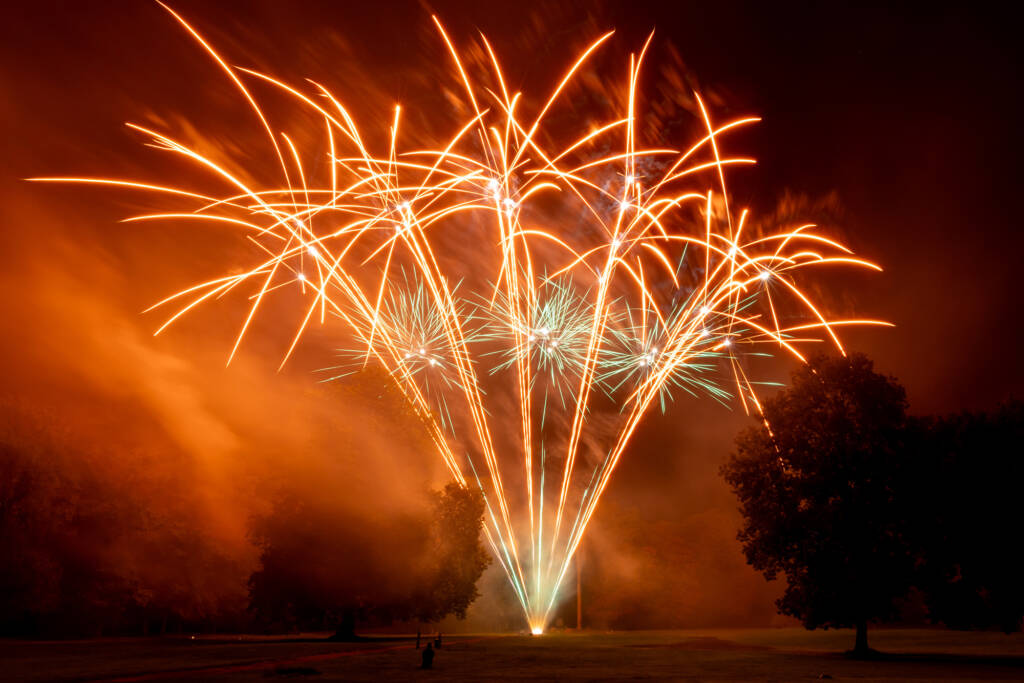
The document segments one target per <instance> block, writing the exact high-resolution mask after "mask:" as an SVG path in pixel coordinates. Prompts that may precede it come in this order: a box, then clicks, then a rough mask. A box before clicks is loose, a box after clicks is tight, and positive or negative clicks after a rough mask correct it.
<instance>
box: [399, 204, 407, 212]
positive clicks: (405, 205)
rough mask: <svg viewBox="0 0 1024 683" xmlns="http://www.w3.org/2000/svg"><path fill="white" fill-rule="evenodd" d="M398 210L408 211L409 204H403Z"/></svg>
mask: <svg viewBox="0 0 1024 683" xmlns="http://www.w3.org/2000/svg"><path fill="white" fill-rule="evenodd" d="M398 208H400V209H401V210H402V211H408V210H409V202H402V203H401V204H399V205H398Z"/></svg>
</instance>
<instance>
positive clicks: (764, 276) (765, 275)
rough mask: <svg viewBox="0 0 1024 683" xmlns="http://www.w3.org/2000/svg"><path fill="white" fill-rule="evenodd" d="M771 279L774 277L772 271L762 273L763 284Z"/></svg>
mask: <svg viewBox="0 0 1024 683" xmlns="http://www.w3.org/2000/svg"><path fill="white" fill-rule="evenodd" d="M771 277H772V273H771V271H769V270H762V271H761V275H760V278H761V282H768V280H770V279H771Z"/></svg>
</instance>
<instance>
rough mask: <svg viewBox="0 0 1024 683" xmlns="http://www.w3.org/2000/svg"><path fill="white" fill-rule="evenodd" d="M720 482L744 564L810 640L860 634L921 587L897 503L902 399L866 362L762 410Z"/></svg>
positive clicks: (845, 365)
mask: <svg viewBox="0 0 1024 683" xmlns="http://www.w3.org/2000/svg"><path fill="white" fill-rule="evenodd" d="M763 409H764V418H765V421H764V424H759V425H757V426H755V427H751V428H749V429H747V430H745V431H744V432H742V433H741V434H740V435H739V437H738V438H737V441H736V444H737V452H736V453H735V454H734V455H733V456H732V457H731V459H730V460H729V462H728V463H727V464H726V465H725V466H723V468H722V474H723V476H724V477H725V480H726V481H727V482H728V483H729V485H730V486H731V487H732V489H733V491H734V492H735V494H736V495H737V497H738V499H739V503H740V509H741V512H742V514H743V519H744V522H743V526H742V528H741V530H740V532H739V539H740V541H741V542H742V544H743V551H744V553H745V555H746V557H747V560H748V562H750V564H751V565H753V566H754V568H755V569H757V570H759V571H761V572H763V574H764V575H765V577H766V578H768V579H769V580H772V579H774V578H776V577H777V576H778V575H779V574H783V575H784V576H785V578H786V581H787V587H786V591H785V593H784V594H783V596H782V597H781V598H780V599H779V601H778V603H777V605H778V608H779V610H780V612H782V613H783V614H788V615H791V616H794V617H796V618H798V619H800V620H801V621H802V622H803V623H804V625H805V626H807V627H808V628H817V627H825V628H829V627H850V626H855V627H856V628H857V643H856V648H855V649H856V651H858V652H865V651H866V650H867V632H866V629H867V622H868V621H869V620H885V619H889V618H892V617H894V616H896V613H897V610H896V602H895V601H896V600H897V598H899V597H901V596H903V595H905V594H906V592H907V590H908V588H909V587H910V585H911V583H912V581H913V576H914V565H915V561H914V556H913V553H912V552H911V550H910V548H909V546H908V544H907V542H906V532H907V522H906V519H905V516H904V515H903V514H901V510H900V507H899V506H898V505H896V504H895V501H894V493H895V491H896V489H898V488H899V483H898V482H899V481H900V479H901V478H902V477H903V476H904V473H903V471H902V467H901V466H902V464H903V463H904V462H905V460H904V458H902V457H901V456H902V451H903V450H904V437H905V433H906V432H905V430H906V425H907V415H906V411H907V400H906V395H905V392H904V390H903V388H902V387H901V386H900V385H899V384H898V383H897V382H896V381H895V380H894V379H893V378H891V377H887V376H884V375H881V374H879V373H876V372H875V371H874V369H873V366H872V363H871V361H870V360H869V359H868V358H867V357H866V356H863V355H860V354H857V355H851V356H849V357H839V358H836V357H827V356H819V357H816V358H813V359H812V360H811V361H810V362H809V363H807V364H806V365H804V366H802V367H800V368H798V369H797V370H796V371H794V372H793V382H792V386H791V387H790V388H789V389H786V390H783V391H780V392H779V394H778V395H777V396H775V397H774V398H772V399H769V400H767V401H765V403H764V406H763Z"/></svg>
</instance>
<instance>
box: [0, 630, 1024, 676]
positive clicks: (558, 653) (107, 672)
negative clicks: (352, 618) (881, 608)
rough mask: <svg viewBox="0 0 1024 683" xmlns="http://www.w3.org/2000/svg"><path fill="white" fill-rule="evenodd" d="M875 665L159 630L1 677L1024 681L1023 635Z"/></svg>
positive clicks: (8, 654)
mask: <svg viewBox="0 0 1024 683" xmlns="http://www.w3.org/2000/svg"><path fill="white" fill-rule="evenodd" d="M870 637H871V645H872V647H874V648H876V649H877V650H879V651H881V652H882V653H883V655H882V658H881V659H879V660H877V661H866V662H865V661H854V660H850V659H848V658H847V657H846V656H844V654H843V651H844V650H846V649H847V648H849V647H850V646H851V645H852V642H853V636H852V633H850V632H849V631H827V632H826V631H816V632H808V631H804V630H802V629H795V628H784V629H729V630H702V631H644V632H615V633H596V632H589V633H588V632H584V633H553V634H548V635H544V636H540V637H530V636H510V635H478V636H453V637H451V638H446V639H445V642H444V644H443V648H442V649H441V650H440V651H439V652H438V653H437V656H436V658H435V660H434V669H433V670H432V671H421V670H419V669H418V668H417V667H418V665H419V662H420V653H419V652H417V651H416V650H415V649H414V646H413V642H412V641H411V640H409V639H404V638H395V637H391V636H389V637H381V638H377V639H367V640H365V641H364V642H359V643H331V642H325V641H323V640H321V639H320V638H319V637H317V636H314V637H307V638H289V639H270V638H259V637H250V636H242V637H238V636H231V637H227V636H221V637H212V636H205V637H197V638H195V639H192V638H191V637H164V638H149V639H143V638H138V639H102V640H79V641H60V642H38V641H15V640H8V641H0V679H3V680H26V681H31V680H79V681H82V680H107V681H111V680H120V681H129V680H131V681H148V680H153V681H174V680H188V681H206V680H228V681H236V680H237V681H240V680H261V681H266V680H273V679H276V678H307V679H310V680H317V681H323V680H346V681H376V682H380V681H394V680H417V681H419V680H436V681H481V680H499V679H516V680H535V681H565V680H644V679H662V680H716V681H721V680H732V681H752V680H774V681H794V680H812V679H827V678H829V677H831V679H834V680H859V681H868V680H885V681H892V680H916V681H937V680H964V681H966V680H989V681H997V680H1003V681H1011V680H1016V681H1019V680H1024V635H1021V634H1018V635H1013V636H1005V635H1002V634H997V633H959V632H951V631H942V630H909V629H875V630H873V631H872V632H871V634H870Z"/></svg>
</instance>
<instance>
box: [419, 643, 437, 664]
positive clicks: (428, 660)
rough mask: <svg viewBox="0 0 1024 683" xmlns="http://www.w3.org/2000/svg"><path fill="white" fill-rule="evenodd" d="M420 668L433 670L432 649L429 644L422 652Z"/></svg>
mask: <svg viewBox="0 0 1024 683" xmlns="http://www.w3.org/2000/svg"><path fill="white" fill-rule="evenodd" d="M420 668H421V669H432V668H434V648H432V647H431V646H430V643H427V647H426V648H425V649H424V650H423V664H421V665H420Z"/></svg>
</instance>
